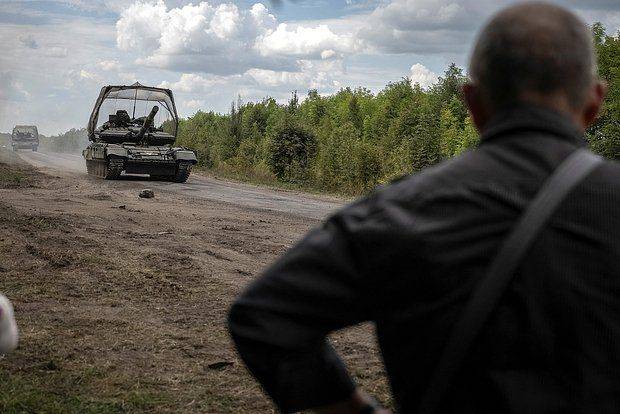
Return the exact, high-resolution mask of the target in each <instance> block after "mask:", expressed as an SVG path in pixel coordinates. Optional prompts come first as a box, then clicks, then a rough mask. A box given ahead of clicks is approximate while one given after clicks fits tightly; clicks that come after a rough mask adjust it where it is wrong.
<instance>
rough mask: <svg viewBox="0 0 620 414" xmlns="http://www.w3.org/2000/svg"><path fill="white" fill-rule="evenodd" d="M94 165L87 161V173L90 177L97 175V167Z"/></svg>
mask: <svg viewBox="0 0 620 414" xmlns="http://www.w3.org/2000/svg"><path fill="white" fill-rule="evenodd" d="M93 164H94V162H93V161H90V160H86V173H87V174H88V175H95V167H94V165H93Z"/></svg>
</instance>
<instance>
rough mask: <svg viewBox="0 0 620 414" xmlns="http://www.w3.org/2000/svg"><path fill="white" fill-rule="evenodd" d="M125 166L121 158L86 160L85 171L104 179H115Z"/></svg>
mask: <svg viewBox="0 0 620 414" xmlns="http://www.w3.org/2000/svg"><path fill="white" fill-rule="evenodd" d="M124 168H125V165H124V162H123V160H118V159H110V160H108V161H107V162H106V161H103V160H101V161H94V160H87V161H86V171H87V172H88V174H89V175H94V176H95V177H99V178H103V179H105V180H117V179H118V178H119V177H120V176H121V173H122V172H123V169H124Z"/></svg>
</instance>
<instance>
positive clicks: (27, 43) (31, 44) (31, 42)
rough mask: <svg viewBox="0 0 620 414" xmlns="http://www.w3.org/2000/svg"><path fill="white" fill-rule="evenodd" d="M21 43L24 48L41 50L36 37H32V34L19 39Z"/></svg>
mask: <svg viewBox="0 0 620 414" xmlns="http://www.w3.org/2000/svg"><path fill="white" fill-rule="evenodd" d="M19 42H20V43H21V44H22V46H24V47H27V48H28V49H38V48H39V44H38V43H37V41H36V40H35V38H34V36H32V35H31V34H29V35H22V36H20V37H19Z"/></svg>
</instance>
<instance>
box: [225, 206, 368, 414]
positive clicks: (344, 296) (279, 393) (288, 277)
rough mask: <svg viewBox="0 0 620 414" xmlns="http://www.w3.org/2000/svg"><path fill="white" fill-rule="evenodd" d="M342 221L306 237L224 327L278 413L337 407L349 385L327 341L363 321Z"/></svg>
mask: <svg viewBox="0 0 620 414" xmlns="http://www.w3.org/2000/svg"><path fill="white" fill-rule="evenodd" d="M344 222H345V221H344V219H343V218H342V215H337V216H335V217H333V218H332V219H330V220H329V221H327V222H326V223H325V224H324V225H323V226H322V227H320V228H317V229H315V230H313V231H311V232H310V233H309V234H308V235H307V236H306V237H305V238H304V239H303V240H302V241H301V242H299V243H298V244H297V245H296V246H295V247H293V248H292V249H291V250H290V251H288V252H287V253H286V254H285V255H284V256H283V257H281V258H280V259H279V260H278V261H277V262H276V263H275V264H274V265H272V266H271V267H270V268H269V269H268V270H267V271H266V272H265V273H264V274H263V275H262V277H260V278H258V279H257V280H256V281H255V282H254V283H253V284H251V285H250V286H249V288H248V289H247V290H246V291H245V292H244V293H243V294H242V295H241V296H240V297H239V298H238V299H237V300H236V302H235V303H234V304H233V306H232V308H231V310H230V314H229V319H228V326H229V330H230V333H231V335H232V338H233V340H234V342H235V344H236V346H237V350H238V352H239V354H240V355H241V357H242V359H243V360H244V362H245V363H246V365H247V366H248V368H249V370H250V371H251V372H252V374H253V375H254V376H255V377H256V378H257V379H258V381H259V382H260V383H261V384H262V385H263V387H264V389H265V390H266V392H267V393H268V394H269V396H270V397H271V398H272V399H273V400H274V402H275V403H276V404H277V406H278V407H279V409H280V410H281V411H282V412H285V413H288V412H296V411H300V410H305V409H309V408H315V407H319V406H324V405H328V404H331V403H334V402H337V401H342V400H345V399H347V398H349V397H350V396H351V394H352V393H353V391H354V388H355V385H354V383H353V381H352V380H351V378H350V377H349V375H348V373H347V371H346V369H345V367H344V365H343V363H342V362H341V361H340V359H339V358H338V356H337V355H336V353H335V352H334V350H333V349H332V347H331V346H330V345H329V343H328V341H327V340H326V336H327V334H329V333H330V332H331V331H334V330H336V329H339V328H343V327H345V326H349V325H353V324H356V323H359V322H362V321H365V320H368V319H369V315H368V312H367V308H368V307H367V306H366V305H365V303H366V302H367V299H366V298H367V297H368V294H367V292H366V289H365V288H364V283H363V279H364V278H363V276H362V275H361V272H360V270H359V266H358V264H357V263H358V256H359V251H356V249H355V248H354V246H353V243H352V242H351V241H350V240H349V237H348V235H347V231H346V230H345V228H346V226H345V225H344Z"/></svg>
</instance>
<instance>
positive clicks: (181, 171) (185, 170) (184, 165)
mask: <svg viewBox="0 0 620 414" xmlns="http://www.w3.org/2000/svg"><path fill="white" fill-rule="evenodd" d="M191 172H192V163H191V162H187V161H179V163H178V164H177V172H176V174H175V175H174V176H173V177H172V181H174V182H175V183H184V182H185V181H187V179H188V178H189V174H190V173H191Z"/></svg>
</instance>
